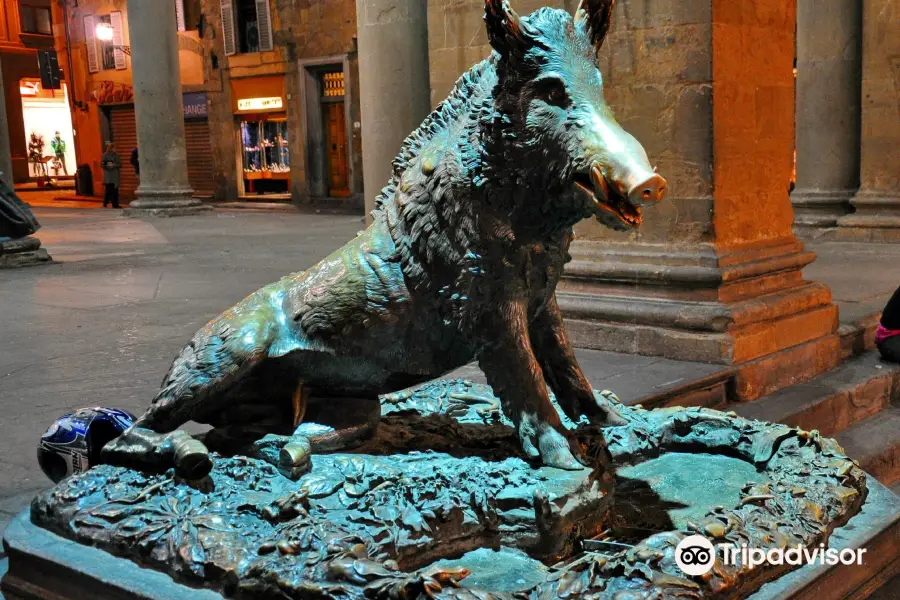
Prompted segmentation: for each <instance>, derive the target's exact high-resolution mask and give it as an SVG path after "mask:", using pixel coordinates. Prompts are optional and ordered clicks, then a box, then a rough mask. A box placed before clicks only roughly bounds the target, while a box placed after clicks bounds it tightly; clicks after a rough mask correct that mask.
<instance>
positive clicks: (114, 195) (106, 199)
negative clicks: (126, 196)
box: [100, 142, 122, 208]
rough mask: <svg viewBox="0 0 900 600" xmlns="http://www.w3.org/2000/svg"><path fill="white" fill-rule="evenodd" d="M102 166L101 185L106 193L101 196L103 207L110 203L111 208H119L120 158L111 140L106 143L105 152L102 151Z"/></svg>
mask: <svg viewBox="0 0 900 600" xmlns="http://www.w3.org/2000/svg"><path fill="white" fill-rule="evenodd" d="M100 164H101V166H102V167H103V185H104V187H105V188H106V193H105V194H104V196H103V207H104V208H105V207H106V205H107V204H112V207H113V208H121V207H120V206H119V183H120V181H121V177H120V174H121V172H122V160H121V159H120V158H119V153H118V152H116V145H115V144H113V143H112V142H107V143H106V152H104V153H103V158H102V159H101V163H100Z"/></svg>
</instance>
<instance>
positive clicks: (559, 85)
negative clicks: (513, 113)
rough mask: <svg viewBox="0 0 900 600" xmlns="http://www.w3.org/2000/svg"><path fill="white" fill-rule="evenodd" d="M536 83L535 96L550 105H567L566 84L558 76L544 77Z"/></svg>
mask: <svg viewBox="0 0 900 600" xmlns="http://www.w3.org/2000/svg"><path fill="white" fill-rule="evenodd" d="M535 83H536V89H537V97H538V98H540V99H541V100H543V101H544V102H546V103H547V104H549V105H551V106H558V107H560V108H565V107H566V106H568V105H569V93H568V91H566V84H565V83H564V82H563V80H562V79H560V78H558V77H545V78H543V79H539V80H538V81H536V82H535Z"/></svg>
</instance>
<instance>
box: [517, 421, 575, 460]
mask: <svg viewBox="0 0 900 600" xmlns="http://www.w3.org/2000/svg"><path fill="white" fill-rule="evenodd" d="M530 421H531V419H528V418H527V417H526V418H525V419H524V420H523V422H522V424H521V425H520V426H519V439H520V441H521V442H522V449H523V450H524V451H525V454H526V455H528V457H529V458H535V459H536V458H538V457H540V459H541V462H542V463H543V464H544V465H545V466H548V467H555V468H557V469H564V470H566V471H579V470H581V469H584V468H585V467H584V465H583V464H581V463H580V462H578V460H577V459H576V458H575V455H574V454H573V453H572V448H571V446H570V443H569V440H568V438H566V436H565V435H564V434H562V433H561V432H559V431H557V429H556V428H555V427H553V426H552V425H550V424H549V423H539V424H536V425H533V424H532V423H531V422H530Z"/></svg>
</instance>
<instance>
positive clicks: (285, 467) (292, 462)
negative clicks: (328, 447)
mask: <svg viewBox="0 0 900 600" xmlns="http://www.w3.org/2000/svg"><path fill="white" fill-rule="evenodd" d="M311 457H312V450H311V448H310V443H309V440H308V439H307V438H305V437H303V436H299V435H298V436H294V437H293V438H292V439H291V441H290V442H288V443H287V444H285V445H284V447H283V448H282V449H281V452H280V453H279V455H278V470H279V471H280V472H281V474H282V475H284V476H285V477H287V478H288V479H294V480H297V479H300V477H302V476H303V475H305V474H306V473H308V472H309V469H310V467H311V466H312V465H311Z"/></svg>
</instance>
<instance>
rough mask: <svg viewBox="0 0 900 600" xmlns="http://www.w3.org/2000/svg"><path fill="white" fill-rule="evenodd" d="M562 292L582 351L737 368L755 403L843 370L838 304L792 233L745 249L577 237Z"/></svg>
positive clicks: (746, 396)
mask: <svg viewBox="0 0 900 600" xmlns="http://www.w3.org/2000/svg"><path fill="white" fill-rule="evenodd" d="M571 253H572V256H573V258H574V260H573V262H572V263H570V265H569V267H567V269H566V276H565V278H564V280H563V281H562V282H561V284H560V286H559V290H558V295H557V297H558V300H559V304H560V307H561V308H562V310H563V314H564V315H565V317H566V323H567V328H568V331H569V336H570V338H571V340H572V342H573V344H574V345H575V346H576V347H582V348H592V349H597V350H611V351H615V352H625V353H631V354H644V355H651V356H663V357H666V358H672V359H677V360H691V361H701V362H710V363H719V364H726V365H732V366H734V367H735V368H736V381H737V383H738V385H737V389H736V390H735V391H736V395H737V399H740V400H752V399H755V398H758V397H759V396H762V395H765V394H768V393H771V392H773V391H775V390H778V389H781V388H783V387H786V386H788V385H792V384H794V383H798V382H800V381H805V380H807V379H810V378H812V377H815V376H816V375H818V374H820V373H822V372H824V371H827V370H829V369H831V368H834V367H835V366H837V364H838V361H839V360H840V339H839V336H838V335H837V326H838V312H837V306H835V305H834V304H832V302H831V292H830V290H829V289H828V287H827V286H825V285H823V284H820V283H816V282H808V281H804V280H803V277H802V273H801V271H802V269H803V267H805V266H806V265H808V264H809V263H811V262H812V261H813V260H814V259H815V254H814V253H812V252H808V251H806V250H804V249H803V245H802V244H801V243H800V242H798V241H797V240H795V239H793V238H787V239H783V240H779V241H776V242H769V243H767V244H763V245H755V246H752V247H747V248H744V249H741V250H738V251H718V250H717V249H716V248H715V247H714V246H712V245H711V244H707V245H702V246H700V247H699V248H691V249H689V250H680V249H673V248H671V247H668V246H657V245H641V246H637V247H636V246H635V245H633V244H631V245H628V246H627V247H626V246H624V245H622V244H612V243H602V242H576V243H574V244H573V245H572V249H571Z"/></svg>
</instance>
